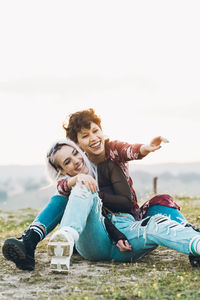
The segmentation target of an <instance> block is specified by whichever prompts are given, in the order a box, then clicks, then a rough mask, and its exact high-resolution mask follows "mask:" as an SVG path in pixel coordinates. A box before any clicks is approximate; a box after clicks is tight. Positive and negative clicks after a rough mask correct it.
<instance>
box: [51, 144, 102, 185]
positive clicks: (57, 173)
mask: <svg viewBox="0 0 200 300" xmlns="http://www.w3.org/2000/svg"><path fill="white" fill-rule="evenodd" d="M63 146H71V147H73V148H75V149H76V150H77V151H78V152H79V153H80V154H81V156H82V157H83V161H84V163H85V164H86V166H87V168H88V170H89V172H88V174H90V175H91V176H92V177H93V178H94V179H96V181H97V167H96V165H94V164H92V163H91V162H90V161H89V159H88V158H87V156H86V155H85V153H84V152H83V151H82V150H81V149H80V148H79V147H78V146H77V145H76V144H75V143H74V142H73V141H71V140H69V139H66V140H62V141H58V142H56V143H54V144H53V145H52V146H51V148H50V149H49V151H48V152H47V157H46V159H47V160H46V169H47V175H48V177H49V179H50V180H51V181H53V182H55V181H58V180H60V179H63V178H68V177H70V176H69V175H62V174H61V170H59V166H58V165H57V164H56V163H55V160H54V155H55V153H56V152H57V151H58V150H60V149H61V148H62V147H63Z"/></svg>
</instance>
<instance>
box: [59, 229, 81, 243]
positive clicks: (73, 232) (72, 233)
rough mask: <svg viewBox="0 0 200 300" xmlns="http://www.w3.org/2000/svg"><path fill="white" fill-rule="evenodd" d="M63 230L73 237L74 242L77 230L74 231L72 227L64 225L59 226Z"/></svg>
mask: <svg viewBox="0 0 200 300" xmlns="http://www.w3.org/2000/svg"><path fill="white" fill-rule="evenodd" d="M60 229H61V230H63V231H66V232H69V233H70V234H71V236H72V238H73V239H74V242H75V243H76V242H77V241H78V239H79V234H78V231H76V230H75V229H74V228H72V227H68V226H64V227H61V228H60Z"/></svg>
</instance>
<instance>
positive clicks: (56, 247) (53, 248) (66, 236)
mask: <svg viewBox="0 0 200 300" xmlns="http://www.w3.org/2000/svg"><path fill="white" fill-rule="evenodd" d="M73 248H74V238H73V236H72V234H71V232H67V231H64V230H62V229H60V230H57V231H56V232H55V233H54V234H53V235H52V237H51V239H50V241H49V243H48V246H47V252H48V256H50V257H51V265H50V268H51V270H52V271H57V272H68V270H69V265H70V258H71V256H72V253H73Z"/></svg>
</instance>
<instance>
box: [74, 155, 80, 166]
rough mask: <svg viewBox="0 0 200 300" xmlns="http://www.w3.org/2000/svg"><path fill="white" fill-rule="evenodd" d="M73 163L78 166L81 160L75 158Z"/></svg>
mask: <svg viewBox="0 0 200 300" xmlns="http://www.w3.org/2000/svg"><path fill="white" fill-rule="evenodd" d="M73 163H74V165H78V164H79V163H80V158H79V157H76V156H74V157H73Z"/></svg>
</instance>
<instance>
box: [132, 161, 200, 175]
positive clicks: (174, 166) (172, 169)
mask: <svg viewBox="0 0 200 300" xmlns="http://www.w3.org/2000/svg"><path fill="white" fill-rule="evenodd" d="M130 169H131V170H132V171H143V172H148V173H151V174H154V175H155V176H157V175H159V174H162V173H171V174H173V175H178V174H183V173H197V174H200V161H199V162H192V163H164V164H153V165H145V164H142V161H134V162H131V163H130Z"/></svg>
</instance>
